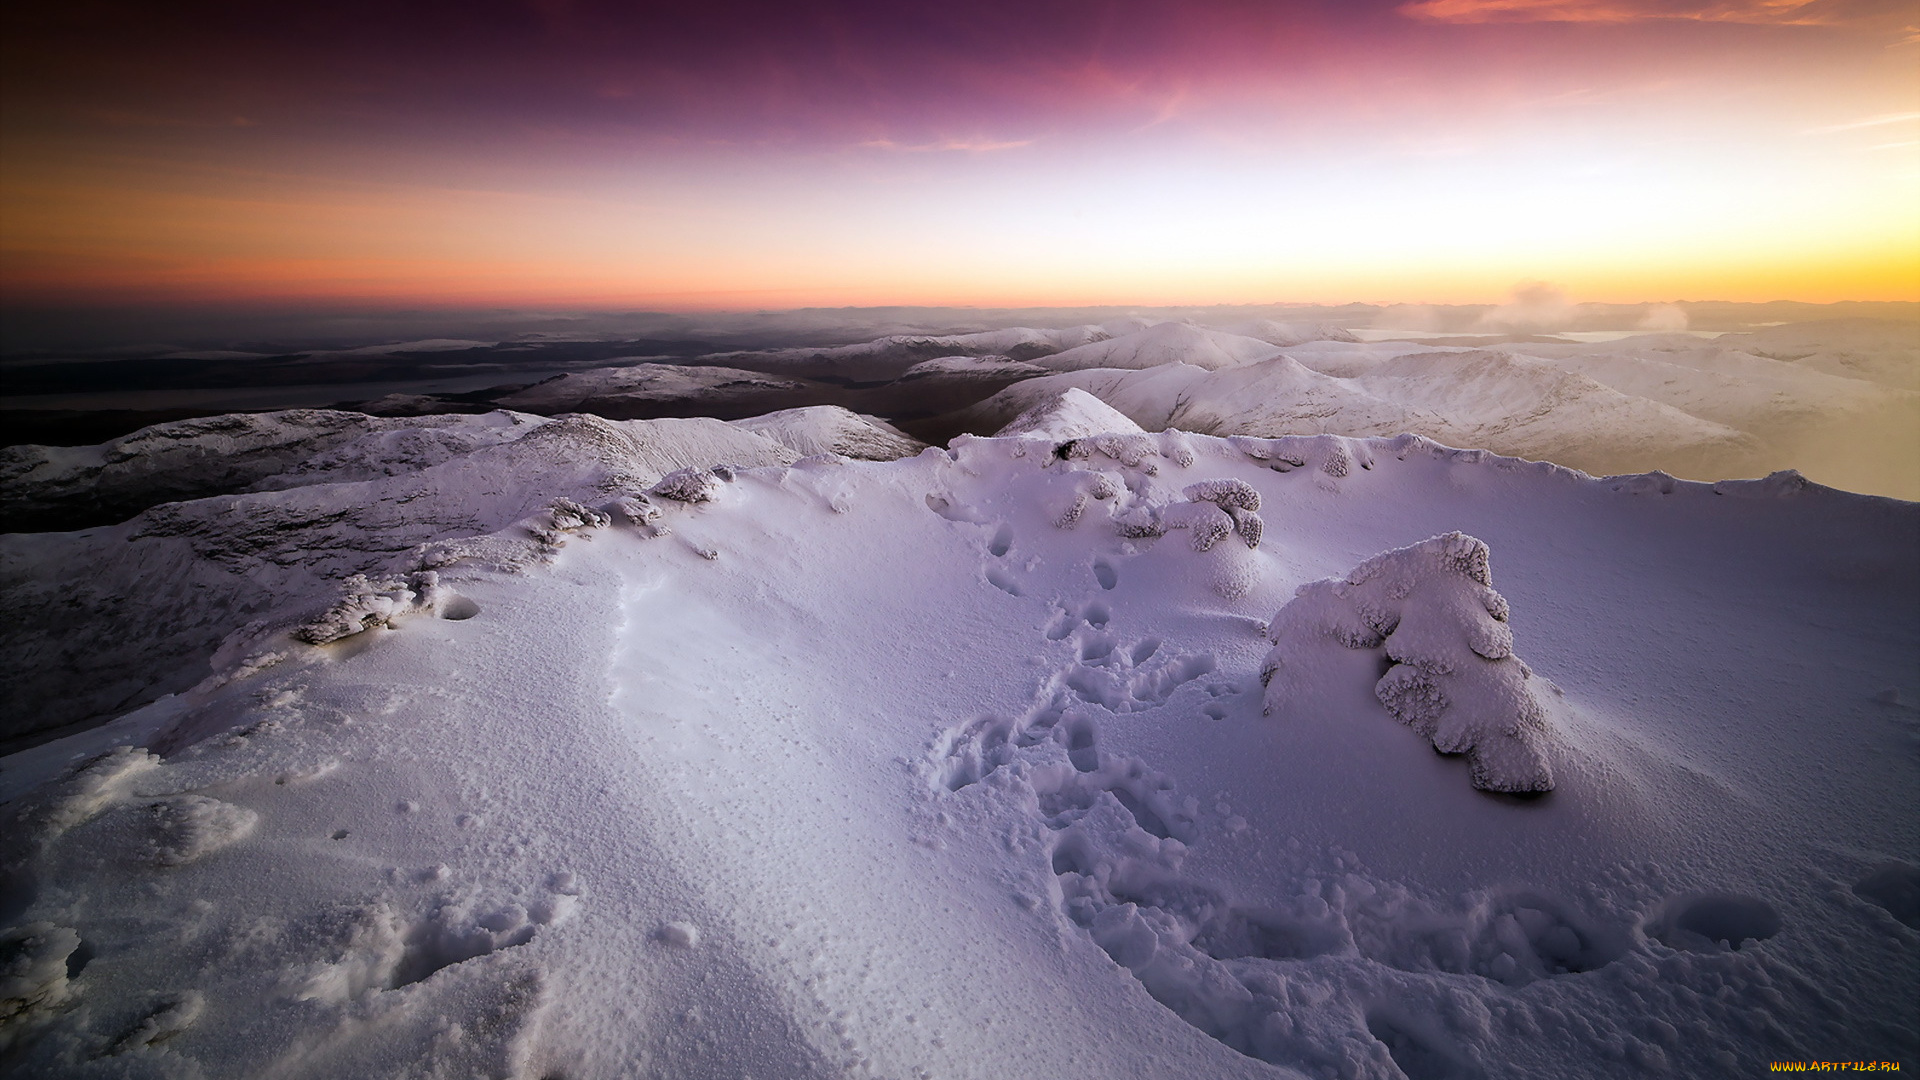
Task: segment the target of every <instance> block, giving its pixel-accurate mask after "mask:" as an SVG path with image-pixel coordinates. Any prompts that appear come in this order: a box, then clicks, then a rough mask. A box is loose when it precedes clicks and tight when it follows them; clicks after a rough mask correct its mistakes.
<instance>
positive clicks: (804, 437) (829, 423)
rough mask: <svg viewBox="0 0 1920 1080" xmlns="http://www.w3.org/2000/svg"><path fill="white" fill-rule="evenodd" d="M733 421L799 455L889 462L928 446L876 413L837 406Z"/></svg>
mask: <svg viewBox="0 0 1920 1080" xmlns="http://www.w3.org/2000/svg"><path fill="white" fill-rule="evenodd" d="M733 424H734V426H736V427H741V428H745V429H746V430H748V431H751V432H754V433H755V434H757V435H764V436H766V437H767V438H769V439H772V440H773V441H774V442H777V443H779V444H780V445H782V446H786V447H791V448H792V449H793V451H794V452H795V453H797V454H799V455H800V456H802V457H811V456H813V455H814V454H839V455H841V456H843V457H850V458H860V459H862V460H865V461H892V460H894V459H895V458H903V457H912V456H913V455H915V454H917V453H919V452H920V451H922V450H924V449H926V446H927V444H926V443H923V442H921V441H920V440H919V439H916V438H914V437H913V436H911V435H908V434H907V433H905V432H903V431H901V430H900V429H899V428H896V427H894V426H893V425H892V424H889V423H887V422H886V421H885V420H882V419H880V418H879V417H877V416H864V415H861V414H859V413H855V412H853V411H851V410H848V409H843V408H841V407H840V406H838V405H810V406H807V407H806V408H800V409H782V410H780V411H779V412H770V413H765V414H763V415H760V416H755V417H751V418H749V419H746V420H735V421H733Z"/></svg>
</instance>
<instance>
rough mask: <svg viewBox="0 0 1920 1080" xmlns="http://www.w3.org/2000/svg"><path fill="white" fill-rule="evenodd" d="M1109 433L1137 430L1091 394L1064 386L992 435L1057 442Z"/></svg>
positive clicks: (1135, 426)
mask: <svg viewBox="0 0 1920 1080" xmlns="http://www.w3.org/2000/svg"><path fill="white" fill-rule="evenodd" d="M1109 432H1113V433H1122V434H1138V433H1140V432H1141V428H1140V426H1139V425H1138V424H1135V423H1134V422H1133V421H1131V420H1129V419H1127V418H1126V417H1125V416H1124V415H1122V414H1121V413H1119V412H1118V411H1116V410H1115V409H1114V408H1113V407H1112V406H1111V405H1108V404H1107V403H1106V402H1104V401H1101V400H1100V399H1099V398H1097V397H1094V396H1093V395H1092V394H1089V393H1087V392H1086V391H1084V390H1081V389H1078V388H1075V387H1068V388H1067V389H1065V390H1056V391H1054V392H1053V393H1052V394H1050V395H1048V396H1046V397H1044V398H1041V399H1040V400H1037V401H1035V402H1034V403H1033V405H1031V406H1030V407H1028V408H1026V409H1025V410H1023V411H1021V413H1020V415H1018V416H1016V417H1014V418H1013V419H1012V420H1009V421H1008V422H1007V423H1006V424H1005V425H1004V426H1002V427H1001V428H1000V430H999V431H997V432H995V434H996V435H1006V436H1015V435H1029V436H1033V437H1035V438H1043V439H1052V440H1054V441H1056V442H1058V441H1063V440H1066V439H1080V438H1085V437H1086V436H1088V435H1100V434H1105V433H1109Z"/></svg>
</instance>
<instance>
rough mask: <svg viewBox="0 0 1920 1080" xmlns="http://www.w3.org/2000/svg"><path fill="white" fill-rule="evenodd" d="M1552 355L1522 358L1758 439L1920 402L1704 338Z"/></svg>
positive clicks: (1537, 352)
mask: <svg viewBox="0 0 1920 1080" xmlns="http://www.w3.org/2000/svg"><path fill="white" fill-rule="evenodd" d="M1549 348H1550V347H1543V346H1526V347H1523V348H1522V349H1518V350H1516V351H1520V352H1524V353H1525V354H1526V355H1529V356H1543V357H1546V358H1550V359H1553V360H1554V361H1555V362H1556V363H1558V364H1559V365H1560V366H1561V367H1564V368H1566V369H1567V370H1569V371H1573V372H1576V373H1578V374H1581V375H1585V376H1587V377H1588V378H1591V379H1594V380H1595V381H1597V382H1600V383H1604V384H1605V385H1607V386H1610V387H1612V388H1613V389H1615V390H1618V391H1620V392H1621V393H1623V394H1628V395H1631V396H1634V397H1643V398H1647V399H1649V400H1652V401H1658V402H1661V403H1662V404H1666V405H1671V406H1673V407H1674V408H1676V409H1679V410H1681V411H1682V412H1685V413H1688V414H1690V415H1693V416H1697V417H1700V418H1701V419H1703V420H1711V421H1713V422H1715V423H1719V424H1725V425H1727V426H1728V427H1734V428H1739V429H1741V430H1743V431H1747V432H1750V433H1756V434H1765V433H1768V432H1770V431H1771V430H1772V429H1774V428H1776V427H1779V426H1781V425H1791V424H1804V423H1809V422H1821V421H1832V420H1842V419H1843V418H1844V417H1845V416H1846V415H1848V414H1857V413H1860V412H1870V411H1875V410H1878V409H1881V408H1883V407H1886V406H1888V405H1893V404H1898V403H1901V402H1905V403H1907V404H1908V405H1909V407H1911V404H1912V403H1913V402H1916V401H1920V395H1915V394H1913V393H1912V392H1911V391H1902V390H1895V389H1892V388H1890V387H1887V386H1882V385H1880V384H1878V383H1873V382H1869V381H1866V380H1863V379H1860V378H1851V377H1845V376H1841V375H1835V374H1831V373H1829V372H1826V371H1822V370H1820V369H1819V368H1814V367H1806V366H1802V365H1800V364H1796V363H1791V362H1788V361H1783V360H1776V359H1773V358H1771V357H1765V356H1756V355H1753V354H1751V353H1747V352H1743V351H1741V350H1739V349H1734V348H1731V347H1729V346H1726V345H1722V344H1719V343H1718V342H1712V343H1703V342H1701V341H1700V339H1698V338H1692V339H1688V338H1680V337H1677V336H1676V337H1674V338H1672V339H1668V340H1658V339H1641V338H1636V339H1629V341H1625V342H1611V343H1608V344H1607V345H1606V346H1584V347H1580V348H1578V349H1569V350H1565V351H1555V352H1549V351H1548V349H1549Z"/></svg>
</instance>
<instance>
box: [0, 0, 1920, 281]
mask: <svg viewBox="0 0 1920 1080" xmlns="http://www.w3.org/2000/svg"><path fill="white" fill-rule="evenodd" d="M803 7H804V10H799V9H796V8H791V7H787V6H780V5H757V4H734V5H727V6H725V7H723V8H721V9H714V11H715V13H714V14H711V15H700V16H696V15H691V14H688V13H686V12H685V11H682V10H680V9H677V8H675V9H668V8H658V9H654V8H651V7H650V6H646V5H643V6H641V7H639V8H634V7H630V6H619V5H596V4H592V3H584V4H564V3H560V4H537V5H531V6H526V7H522V6H518V5H503V6H499V7H497V8H496V7H491V6H489V5H462V6H459V7H457V8H456V7H447V8H445V9H444V10H441V9H437V8H425V7H415V8H413V9H411V10H412V11H413V14H411V15H407V16H404V17H397V16H394V15H393V14H391V13H390V12H388V11H387V9H385V8H378V7H374V6H354V5H346V6H344V7H329V8H328V9H326V10H325V11H324V12H322V11H318V10H315V11H307V12H299V13H295V14H280V15H273V16H267V15H263V14H260V13H259V12H257V11H255V10H253V9H242V8H239V7H232V8H229V7H226V6H222V5H206V6H199V7H195V6H191V5H190V6H185V7H170V8H168V9H167V13H166V14H164V15H157V14H153V13H151V12H144V11H133V10H127V9H122V8H120V7H117V6H115V5H111V4H99V5H87V6H83V7H80V8H74V9H63V10H62V11H61V12H59V13H48V12H39V13H27V12H23V11H16V12H15V13H14V14H10V15H9V16H7V19H8V22H9V26H8V35H7V46H6V47H7V71H8V74H7V76H6V81H7V93H6V105H5V129H4V132H5V143H4V146H5V157H4V166H5V168H4V175H0V214H3V215H4V217H3V218H0V230H3V231H0V287H4V290H5V293H6V296H7V297H8V302H9V303H13V304H49V303H51V304H70V303H116V302H153V301H169V300H195V301H206V300H212V301H230V300H239V301H244V300H308V299H329V300H339V301H354V302H361V303H374V304H407V303H451V304H513V303H542V304H580V305H617V306H629V307H639V306H651V307H668V308H701V307H725V308H741V307H747V308H761V307H784V306H797V305H812V304H834V305H843V304H845V305H852V304H886V303H946V304H995V305H1020V304H1065V303H1203V302H1205V303H1236V302H1271V301H1277V300H1285V301H1297V302H1308V303H1312V302H1320V303H1343V302H1349V301H1355V300H1389V301H1408V302H1423V303H1472V302H1486V301H1491V300H1495V299H1497V298H1498V297H1500V296H1501V295H1502V294H1504V293H1505V291H1506V290H1507V289H1508V288H1509V287H1511V286H1512V285H1513V284H1514V283H1515V282H1517V281H1521V280H1533V279H1539V280H1551V281H1554V282H1556V283H1559V284H1560V285H1561V286H1563V287H1564V288H1565V289H1566V290H1567V291H1568V292H1569V293H1570V294H1571V295H1574V296H1577V297H1578V298H1580V299H1584V300H1597V301H1617V302H1633V301H1641V300H1662V299H1673V298H1715V299H1731V300H1767V299H1781V298H1785V299H1797V300H1808V301H1828V300H1840V299H1867V300H1873V299H1883V300H1898V299H1913V298H1915V297H1920V198H1916V197H1915V196H1916V191H1920V77H1916V72H1920V62H1917V61H1920V44H1916V42H1915V37H1914V31H1913V29H1912V28H1911V27H1908V26H1906V25H1905V23H1904V22H1903V21H1902V19H1901V15H1902V7H1903V5H1893V4H1873V3H1864V4H1847V3H1822V4H1796V3H1788V2H1783V0H1757V2H1746V3H1718V4H1697V3H1684V2H1663V0H1639V2H1632V0H1623V2H1616V3H1598V2H1595V3H1587V2H1584V0H1564V2H1562V0H1555V2H1551V3H1538V4H1535V3H1519V2H1515V0H1420V2H1416V3H1409V4H1403V5H1394V4H1377V5H1359V6H1354V5H1343V6H1334V5H1325V6H1320V5H1313V4H1269V5H1257V4H1239V3H1216V4H1206V5H1160V4H1142V3H1111V4H1108V3H1081V4H1058V5H1049V6H1047V7H1046V8H1044V9H1042V10H1040V11H1039V12H1038V13H1031V12H1029V11H1028V9H1026V8H1025V7H1022V6H1015V5H1007V6H1004V7H1002V6H997V5H972V6H959V7H956V8H954V9H951V10H949V9H945V8H934V7H930V6H929V7H926V8H920V7H917V6H898V5H883V4H873V5H863V4H857V3H853V4H847V3H843V4H831V5H804V6H803Z"/></svg>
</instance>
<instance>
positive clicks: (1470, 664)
mask: <svg viewBox="0 0 1920 1080" xmlns="http://www.w3.org/2000/svg"><path fill="white" fill-rule="evenodd" d="M1488 554H1489V553H1488V550H1487V545H1486V544H1484V543H1482V542H1481V541H1479V540H1477V539H1475V538H1473V537H1471V536H1467V535H1465V534H1463V533H1457V532H1454V533H1447V534H1446V535H1444V536H1436V537H1433V538H1431V539H1429V540H1423V541H1421V542H1420V543H1418V544H1414V545H1411V546H1409V547H1404V548H1398V549H1395V550H1393V551H1389V552H1386V553H1384V554H1381V555H1376V556H1374V557H1373V558H1371V559H1368V560H1367V561H1366V562H1364V563H1361V564H1360V565H1359V566H1358V567H1355V568H1354V570H1353V572H1352V573H1350V574H1348V575H1347V576H1346V577H1345V578H1343V579H1340V578H1330V579H1327V580H1324V581H1316V582H1313V583H1311V584H1309V585H1304V586H1302V587H1301V588H1300V591H1299V592H1298V593H1297V594H1296V595H1295V596H1294V598H1293V599H1292V600H1290V601H1288V602H1287V604H1286V606H1285V607H1283V608H1281V609H1280V612H1279V614H1277V615H1275V616H1274V618H1273V622H1272V624H1271V626H1270V628H1269V630H1268V636H1269V637H1271V638H1272V640H1273V642H1274V646H1273V649H1272V651H1270V652H1269V653H1268V654H1267V660H1266V663H1265V665H1264V666H1263V668H1262V672H1261V674H1262V678H1263V679H1264V680H1265V681H1266V684H1267V689H1266V696H1265V707H1266V711H1267V712H1269V713H1272V712H1273V711H1274V709H1275V708H1277V707H1278V706H1280V705H1281V704H1283V703H1284V702H1286V701H1287V700H1288V699H1289V698H1291V697H1292V696H1294V695H1295V694H1296V693H1297V692H1298V691H1299V690H1300V686H1299V680H1300V679H1301V678H1302V677H1303V676H1302V675H1301V674H1299V673H1298V671H1297V670H1296V667H1295V665H1294V663H1293V661H1294V659H1295V658H1297V657H1298V656H1299V655H1301V654H1302V653H1304V652H1306V651H1307V650H1310V649H1312V648H1314V647H1316V646H1317V644H1318V643H1320V642H1323V641H1325V640H1327V639H1332V640H1334V641H1337V642H1339V643H1340V644H1341V645H1344V646H1346V647H1347V648H1350V649H1369V650H1378V651H1380V652H1381V653H1382V654H1384V656H1385V658H1386V659H1388V660H1391V661H1392V662H1393V663H1392V666H1391V667H1390V668H1389V669H1388V670H1387V673H1386V674H1385V675H1384V676H1382V677H1381V679H1380V681H1379V682H1378V683H1377V684H1376V685H1375V687H1374V694H1375V696H1376V697H1378V698H1379V699H1380V703H1381V704H1382V705H1385V706H1386V708H1387V711H1388V712H1389V713H1391V714H1393V716H1394V718H1395V719H1397V720H1399V721H1400V722H1401V723H1403V724H1406V725H1408V726H1409V727H1411V728H1413V729H1414V730H1416V731H1418V732H1420V733H1421V734H1422V735H1425V736H1427V737H1428V738H1430V739H1432V740H1433V746H1434V749H1436V750H1439V751H1440V752H1442V753H1446V754H1465V755H1466V756H1467V761H1468V764H1469V766H1470V767H1471V769H1472V774H1473V785H1474V786H1475V787H1477V788H1482V789H1485V790H1488V791H1504V792H1539V791H1549V790H1552V788H1553V770H1552V767H1551V765H1550V764H1549V763H1548V760H1547V743H1548V741H1549V738H1550V736H1549V733H1548V729H1547V723H1546V716H1545V713H1544V712H1543V711H1542V709H1541V708H1540V704H1539V702H1538V701H1536V700H1535V699H1534V696H1533V692H1532V689H1531V688H1530V687H1529V686H1528V685H1527V683H1528V680H1529V679H1530V678H1531V677H1532V672H1531V671H1530V670H1528V668H1527V666H1526V664H1524V663H1523V662H1521V660H1520V659H1519V658H1518V657H1516V656H1515V655H1514V653H1513V630H1512V628H1511V627H1509V626H1508V625H1507V613H1508V612H1507V602H1506V600H1505V599H1504V598H1502V597H1501V595H1500V594H1499V593H1497V592H1495V591H1494V590H1493V575H1492V572H1491V570H1490V569H1489V566H1488ZM1298 670H1299V671H1304V670H1305V669H1304V668H1302V669H1298Z"/></svg>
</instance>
